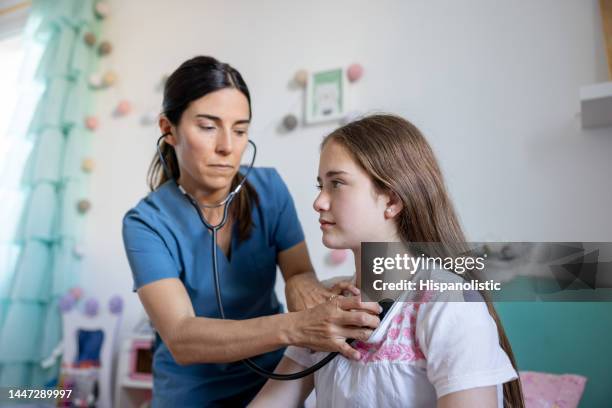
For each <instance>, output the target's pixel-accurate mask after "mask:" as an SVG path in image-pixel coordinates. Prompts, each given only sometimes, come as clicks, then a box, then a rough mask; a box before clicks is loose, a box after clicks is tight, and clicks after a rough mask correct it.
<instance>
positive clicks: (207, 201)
mask: <svg viewBox="0 0 612 408" xmlns="http://www.w3.org/2000/svg"><path fill="white" fill-rule="evenodd" d="M177 183H178V184H179V185H180V186H181V187H182V188H183V189H184V190H185V191H186V192H187V194H189V195H190V196H191V197H192V198H193V199H194V200H196V202H197V203H198V204H199V205H200V208H201V210H202V211H203V213H204V215H205V216H206V217H207V218H209V217H212V218H213V219H209V222H213V223H214V221H215V220H214V218H217V217H219V218H220V217H222V216H223V206H219V207H216V208H205V206H210V205H214V204H217V203H219V202H221V201H223V200H224V199H225V198H226V197H227V195H228V194H229V192H230V188H231V185H229V184H228V185H227V186H224V187H223V188H220V189H212V188H207V187H206V186H204V185H202V183H199V182H197V181H196V180H194V179H193V178H192V177H189V176H186V175H185V172H181V175H180V177H179V179H178V180H177Z"/></svg>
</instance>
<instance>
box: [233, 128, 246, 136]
mask: <svg viewBox="0 0 612 408" xmlns="http://www.w3.org/2000/svg"><path fill="white" fill-rule="evenodd" d="M234 132H236V134H237V135H238V136H244V135H246V134H247V133H248V131H247V130H243V129H236V130H235V131H234Z"/></svg>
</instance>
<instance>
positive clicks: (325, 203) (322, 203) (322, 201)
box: [312, 191, 329, 212]
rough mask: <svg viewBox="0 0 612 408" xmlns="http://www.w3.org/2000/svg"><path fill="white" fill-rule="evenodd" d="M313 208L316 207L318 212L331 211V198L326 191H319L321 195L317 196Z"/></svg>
mask: <svg viewBox="0 0 612 408" xmlns="http://www.w3.org/2000/svg"><path fill="white" fill-rule="evenodd" d="M312 208H314V210H315V211H316V212H321V211H329V199H328V197H327V194H326V193H325V192H323V191H321V192H319V195H318V196H317V198H315V200H314V203H312Z"/></svg>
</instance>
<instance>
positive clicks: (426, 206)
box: [321, 114, 525, 408]
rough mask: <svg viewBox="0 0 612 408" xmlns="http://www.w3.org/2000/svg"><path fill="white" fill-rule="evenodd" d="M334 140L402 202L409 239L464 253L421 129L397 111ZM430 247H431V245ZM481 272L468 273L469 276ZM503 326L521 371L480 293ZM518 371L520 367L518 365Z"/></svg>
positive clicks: (518, 395)
mask: <svg viewBox="0 0 612 408" xmlns="http://www.w3.org/2000/svg"><path fill="white" fill-rule="evenodd" d="M331 141H334V142H336V143H339V144H340V145H341V146H343V147H344V148H346V149H347V150H348V152H349V153H350V154H351V155H352V157H353V158H354V159H355V161H356V162H357V164H358V165H359V166H361V168H362V169H364V170H365V171H366V173H368V174H369V176H370V178H371V179H372V182H373V183H374V185H375V186H376V188H377V190H378V191H385V192H389V191H391V192H393V193H395V194H396V195H397V197H398V198H399V199H400V200H401V202H402V206H403V207H402V210H401V211H400V212H399V214H398V215H397V218H396V220H397V228H398V232H399V234H400V237H401V240H402V241H403V242H406V243H410V242H414V243H425V242H428V243H439V245H438V244H437V245H432V246H431V248H433V249H436V250H439V251H441V252H442V253H440V254H436V255H438V256H442V257H444V256H446V255H447V254H446V252H447V251H450V254H453V253H461V250H462V249H463V247H464V245H463V244H464V243H465V241H466V239H465V235H464V233H463V230H462V228H461V225H460V223H459V219H458V217H457V214H456V212H455V209H454V207H453V204H452V202H451V199H450V196H449V194H448V192H447V190H446V186H445V185H444V180H443V177H442V172H441V171H440V167H439V166H438V162H437V160H436V158H435V155H434V153H433V151H432V149H431V147H430V146H429V143H427V140H426V139H425V137H424V136H423V135H422V134H421V132H420V131H419V129H418V128H417V127H416V126H414V125H413V124H412V123H410V122H408V121H407V120H405V119H403V118H401V117H399V116H394V115H382V114H381V115H373V116H368V117H365V118H363V119H360V120H357V121H355V122H351V123H349V124H347V125H345V126H342V127H340V128H338V129H336V130H334V131H333V132H332V133H331V134H330V135H328V136H327V137H326V138H325V139H324V140H323V143H322V144H321V147H323V146H325V144H326V143H329V142H331ZM428 248H429V247H428ZM474 275H475V273H474V272H470V271H466V272H465V273H464V276H465V277H471V278H473V276H474ZM479 293H480V295H481V296H482V297H483V299H484V301H485V303H486V305H487V309H488V311H489V314H490V315H491V317H492V318H493V320H494V321H495V323H496V325H497V333H498V335H499V342H500V346H501V347H502V348H503V350H504V351H505V352H506V354H508V357H509V359H510V361H511V363H512V366H513V367H514V368H515V369H517V365H516V361H515V359H514V354H513V352H512V347H511V345H510V341H509V340H508V337H507V336H506V332H505V331H504V327H503V325H502V323H501V320H500V319H499V316H498V315H497V312H496V311H495V307H494V306H493V303H492V302H491V301H490V300H489V299H488V296H486V294H485V293H482V292H480V291H479ZM517 371H518V369H517ZM503 390H504V406H505V407H511V408H522V407H524V406H525V402H524V400H523V392H522V389H521V383H520V381H519V380H518V379H516V380H513V381H509V382H506V383H505V384H504V385H503Z"/></svg>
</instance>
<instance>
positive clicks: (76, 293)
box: [70, 286, 83, 300]
mask: <svg viewBox="0 0 612 408" xmlns="http://www.w3.org/2000/svg"><path fill="white" fill-rule="evenodd" d="M70 294H71V295H72V297H73V298H75V299H76V300H79V299H80V298H81V297H82V296H83V289H81V288H79V287H78V286H75V287H74V288H72V289H70Z"/></svg>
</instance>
